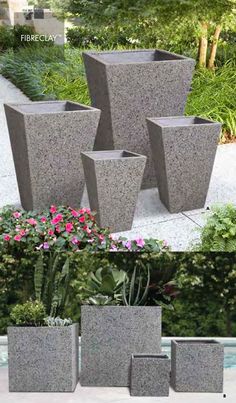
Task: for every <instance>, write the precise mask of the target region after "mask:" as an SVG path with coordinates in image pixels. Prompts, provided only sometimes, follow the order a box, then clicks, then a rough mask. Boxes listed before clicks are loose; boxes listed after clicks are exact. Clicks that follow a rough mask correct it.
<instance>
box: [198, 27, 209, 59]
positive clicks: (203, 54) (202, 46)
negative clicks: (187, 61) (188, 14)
mask: <svg viewBox="0 0 236 403" xmlns="http://www.w3.org/2000/svg"><path fill="white" fill-rule="evenodd" d="M207 29H208V25H207V23H206V22H202V23H201V37H200V40H199V66H200V67H206V60H207V46H208V39H207Z"/></svg>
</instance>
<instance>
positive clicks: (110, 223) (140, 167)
mask: <svg viewBox="0 0 236 403" xmlns="http://www.w3.org/2000/svg"><path fill="white" fill-rule="evenodd" d="M81 156H82V161H83V166H84V174H85V180H86V185H87V190H88V196H89V203H90V208H91V210H95V211H97V222H98V224H99V225H100V226H101V227H109V228H110V229H111V231H112V232H119V231H127V230H130V229H131V228H132V222H133V218H134V212H135V207H136V203H137V199H138V193H139V190H140V187H141V183H142V178H143V173H144V168H145V164H146V159H147V158H146V157H145V156H143V155H139V154H135V153H133V152H129V151H125V150H115V151H93V152H84V153H81Z"/></svg>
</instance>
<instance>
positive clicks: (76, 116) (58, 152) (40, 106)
mask: <svg viewBox="0 0 236 403" xmlns="http://www.w3.org/2000/svg"><path fill="white" fill-rule="evenodd" d="M5 112H6V117H7V124H8V129H9V133H10V140H11V146H12V151H13V157H14V163H15V169H16V176H17V181H18V186H19V192H20V197H21V204H22V207H23V208H24V209H26V210H33V209H43V208H47V207H49V206H50V205H51V204H64V205H69V206H71V207H79V206H80V200H81V197H82V193H83V189H84V174H83V167H82V163H81V159H80V152H81V151H83V150H92V149H93V146H94V141H95V136H96V131H97V127H98V122H99V119H100V111H99V110H97V109H94V108H91V107H88V106H84V105H80V104H78V103H74V102H70V101H53V102H31V103H27V104H5Z"/></svg>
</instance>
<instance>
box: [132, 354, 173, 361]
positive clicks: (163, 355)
mask: <svg viewBox="0 0 236 403" xmlns="http://www.w3.org/2000/svg"><path fill="white" fill-rule="evenodd" d="M137 358H138V359H139V358H141V359H142V358H160V359H164V360H170V358H169V357H168V355H167V354H132V360H133V359H137Z"/></svg>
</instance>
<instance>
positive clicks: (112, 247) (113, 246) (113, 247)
mask: <svg viewBox="0 0 236 403" xmlns="http://www.w3.org/2000/svg"><path fill="white" fill-rule="evenodd" d="M117 250H118V249H117V247H116V245H111V248H110V251H111V252H113V251H114V252H115V251H117Z"/></svg>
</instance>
